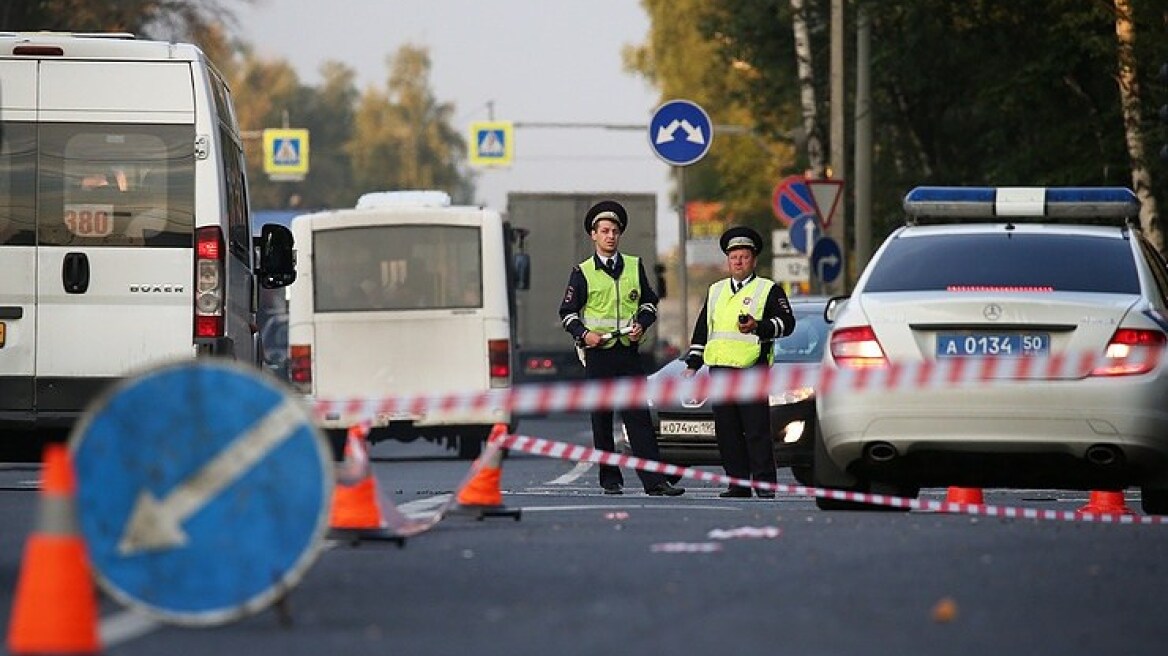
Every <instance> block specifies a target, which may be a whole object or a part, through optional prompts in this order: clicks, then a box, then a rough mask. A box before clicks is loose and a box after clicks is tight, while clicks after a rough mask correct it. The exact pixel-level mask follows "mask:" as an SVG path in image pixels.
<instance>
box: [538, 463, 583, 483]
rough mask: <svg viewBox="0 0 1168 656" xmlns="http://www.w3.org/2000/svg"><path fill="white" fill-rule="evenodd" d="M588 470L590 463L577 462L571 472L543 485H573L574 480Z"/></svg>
mask: <svg viewBox="0 0 1168 656" xmlns="http://www.w3.org/2000/svg"><path fill="white" fill-rule="evenodd" d="M589 469H592V463H590V462H578V463H576V466H575V467H573V468H572V471H570V472H568V473H567V474H564V475H563V476H560V477H559V478H554V479H552V480H550V481H548V482H547V483H545V485H568V484H570V483H575V482H576V480H577V479H579V478H580V477H581V476H583V475H584V473H585V472H587V471H588V470H589Z"/></svg>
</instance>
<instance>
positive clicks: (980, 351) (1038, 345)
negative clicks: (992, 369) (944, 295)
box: [937, 333, 1050, 358]
mask: <svg viewBox="0 0 1168 656" xmlns="http://www.w3.org/2000/svg"><path fill="white" fill-rule="evenodd" d="M1046 355H1050V333H965V334H961V333H956V334H954V333H942V334H940V335H937V357H938V358H969V357H1002V358H1022V357H1032V356H1046Z"/></svg>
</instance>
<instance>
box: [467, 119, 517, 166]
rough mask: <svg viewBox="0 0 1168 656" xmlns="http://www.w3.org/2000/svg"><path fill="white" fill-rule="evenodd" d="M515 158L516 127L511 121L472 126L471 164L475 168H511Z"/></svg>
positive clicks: (478, 123)
mask: <svg viewBox="0 0 1168 656" xmlns="http://www.w3.org/2000/svg"><path fill="white" fill-rule="evenodd" d="M514 158H515V126H514V124H512V122H511V121H476V122H474V123H471V124H470V157H469V159H470V163H471V164H472V165H474V166H511V160H513V159H514Z"/></svg>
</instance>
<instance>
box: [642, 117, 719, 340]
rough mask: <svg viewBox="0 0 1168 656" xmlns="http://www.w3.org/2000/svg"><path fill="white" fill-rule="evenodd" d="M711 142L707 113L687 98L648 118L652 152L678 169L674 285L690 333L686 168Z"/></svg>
mask: <svg viewBox="0 0 1168 656" xmlns="http://www.w3.org/2000/svg"><path fill="white" fill-rule="evenodd" d="M713 143H714V124H713V123H712V122H711V121H710V115H709V114H707V113H706V110H704V109H702V108H701V106H699V105H698V104H697V103H695V102H692V101H689V100H671V101H669V102H667V103H665V104H664V105H661V106H660V107H658V108H657V111H655V112H653V117H652V118H651V119H650V120H649V145H650V147H652V148H653V153H654V154H655V155H657V157H658V158H660V159H661V160H662V161H664V162H665V163H666V164H670V165H672V166H673V167H674V168H675V169H676V171H677V196H678V204H677V206H678V209H677V227H678V231H677V234H678V249H677V250H678V257H677V260H678V266H677V283H678V284H677V286H678V287H679V289H680V296H681V332H680V333H678V334H679V335H681V336H682V338H683V339H684V338H685V335H688V334H689V331H690V327H689V317H688V316H687V315H688V309H689V301H688V298H689V275H688V273H689V271H688V269H689V264H688V262H686V257H685V248H686V239H687V237H688V234H687V232H688V231H687V229H686V228H687V227H688V226H687V224H686V220H685V167H686V166H689V165H690V164H693V163H694V162H697V161H698V160H700V159H701V158H703V157H705V156H706V153H708V152H709V151H710V146H711V145H713Z"/></svg>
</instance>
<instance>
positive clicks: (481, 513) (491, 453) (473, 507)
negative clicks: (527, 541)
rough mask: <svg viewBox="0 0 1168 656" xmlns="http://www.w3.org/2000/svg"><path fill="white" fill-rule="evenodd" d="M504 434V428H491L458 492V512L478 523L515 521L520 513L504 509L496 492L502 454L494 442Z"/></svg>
mask: <svg viewBox="0 0 1168 656" xmlns="http://www.w3.org/2000/svg"><path fill="white" fill-rule="evenodd" d="M506 434H507V426H506V424H495V426H494V427H493V428H492V429H491V436H490V438H489V439H488V440H487V450H486V452H485V453H483V455H481V456H479V458H478V460H475V462H474V464H473V465H471V470H470V477H469V479H468V480H467V481H466V482H465V483H464V484H463V485H462V487H461V488H460V489H459V490H458V498H457V500H458V504H457V506H456V509H457V510H458V511H460V512H465V513H470V514H473V515H475V517H476V519H480V520H481V519H482V518H484V517H514V518H515V521H519V518H520V517H521V516H522V512H523V511H521V510H511V509H508V508H507V507H506V506H504V505H503V493H502V492H501V491H500V490H499V479H500V478H501V477H502V475H503V456H504V451H503V449H502V448H501V447H499V446H498V445H497V444H495V441H494V440H495V437H497V436H501V435H506Z"/></svg>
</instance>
